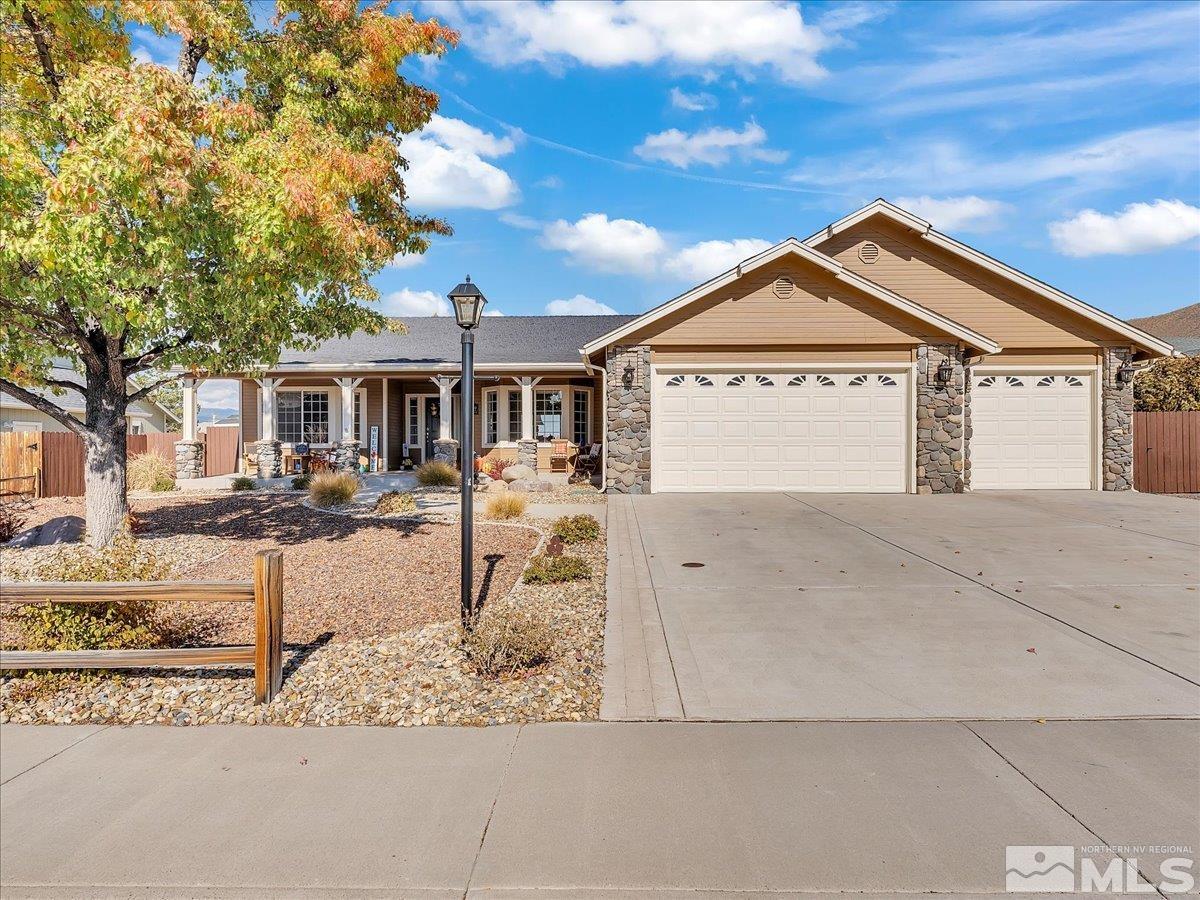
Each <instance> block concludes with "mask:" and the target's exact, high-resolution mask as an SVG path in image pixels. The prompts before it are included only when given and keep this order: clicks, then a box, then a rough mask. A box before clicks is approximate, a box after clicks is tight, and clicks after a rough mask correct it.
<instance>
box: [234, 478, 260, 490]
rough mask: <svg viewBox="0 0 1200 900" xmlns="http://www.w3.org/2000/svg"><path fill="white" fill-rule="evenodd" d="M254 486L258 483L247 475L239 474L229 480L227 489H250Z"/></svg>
mask: <svg viewBox="0 0 1200 900" xmlns="http://www.w3.org/2000/svg"><path fill="white" fill-rule="evenodd" d="M256 487H258V485H257V484H256V483H255V481H254V479H253V478H251V477H250V476H249V475H239V476H238V477H237V478H235V479H233V481H231V482H229V489H230V490H231V491H252V490H254V489H255V488H256Z"/></svg>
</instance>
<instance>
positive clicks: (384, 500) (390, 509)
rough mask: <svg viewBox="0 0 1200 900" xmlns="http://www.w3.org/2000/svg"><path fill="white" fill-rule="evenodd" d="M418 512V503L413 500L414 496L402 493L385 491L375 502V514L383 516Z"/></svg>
mask: <svg viewBox="0 0 1200 900" xmlns="http://www.w3.org/2000/svg"><path fill="white" fill-rule="evenodd" d="M416 511H417V502H416V501H415V500H414V499H413V495H412V494H406V493H401V492H400V491H384V492H383V493H382V494H380V495H379V499H378V500H376V501H375V512H377V513H379V514H380V515H381V516H387V515H392V514H393V513H415V512H416Z"/></svg>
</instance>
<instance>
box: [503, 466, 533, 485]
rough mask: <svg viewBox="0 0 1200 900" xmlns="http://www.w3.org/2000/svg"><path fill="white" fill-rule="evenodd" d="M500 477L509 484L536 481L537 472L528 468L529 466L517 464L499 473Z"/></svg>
mask: <svg viewBox="0 0 1200 900" xmlns="http://www.w3.org/2000/svg"><path fill="white" fill-rule="evenodd" d="M500 477H501V478H503V479H504V480H505V481H507V482H508V483H509V484H511V483H512V482H514V481H537V472H535V471H534V470H533V469H531V468H529V466H523V465H521V464H519V463H518V464H517V465H515V466H509V467H508V468H506V469H505V470H504V471H503V472H501V473H500Z"/></svg>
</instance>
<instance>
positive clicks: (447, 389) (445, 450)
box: [429, 375, 472, 465]
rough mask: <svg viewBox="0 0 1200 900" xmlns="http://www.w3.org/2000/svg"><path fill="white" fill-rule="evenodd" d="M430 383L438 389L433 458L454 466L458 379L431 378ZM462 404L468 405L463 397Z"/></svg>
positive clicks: (469, 400) (437, 376) (467, 401)
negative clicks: (455, 401)
mask: <svg viewBox="0 0 1200 900" xmlns="http://www.w3.org/2000/svg"><path fill="white" fill-rule="evenodd" d="M429 380H430V381H432V382H433V383H434V384H436V385H437V387H438V439H437V440H436V441H434V442H433V458H434V459H437V460H441V461H442V462H448V463H450V464H451V465H454V463H455V459H456V457H457V455H458V441H456V440H454V427H453V425H454V394H453V393H451V392H452V391H453V390H454V386H455V385H456V384H458V379H457V378H454V377H451V376H450V375H436V376H431V377H430V379H429ZM462 402H463V403H470V402H472V399H471V398H470V397H464V398H463V400H462Z"/></svg>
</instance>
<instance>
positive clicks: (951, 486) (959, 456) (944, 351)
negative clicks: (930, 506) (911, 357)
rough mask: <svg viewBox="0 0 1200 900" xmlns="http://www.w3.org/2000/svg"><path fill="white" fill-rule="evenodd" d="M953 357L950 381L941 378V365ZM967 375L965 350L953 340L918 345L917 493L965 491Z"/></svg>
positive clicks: (954, 492)
mask: <svg viewBox="0 0 1200 900" xmlns="http://www.w3.org/2000/svg"><path fill="white" fill-rule="evenodd" d="M944 359H949V360H950V363H951V365H952V367H953V374H952V375H951V377H950V381H949V382H947V383H946V384H942V383H940V382H939V381H938V380H937V370H938V366H940V365H941V363H942V360H944ZM966 396H967V394H966V378H965V372H964V370H963V357H962V351H960V350H959V349H958V348H957V347H955V346H954V345H952V344H945V345H935V344H922V345H921V346H920V347H918V348H917V493H918V494H961V493H962V492H963V490H964V489H965V487H966V479H965V477H964V472H965V470H966V458H965V453H964V445H963V435H964V433H965V431H964V419H965V416H964V412H963V411H964V408H965V407H964V403H965V401H966Z"/></svg>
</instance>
